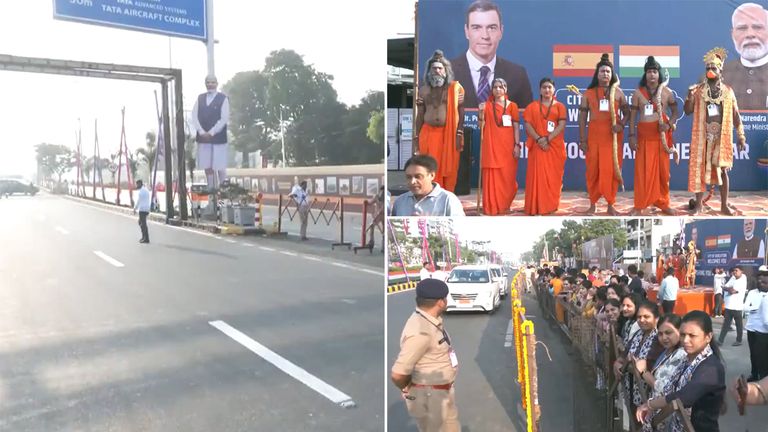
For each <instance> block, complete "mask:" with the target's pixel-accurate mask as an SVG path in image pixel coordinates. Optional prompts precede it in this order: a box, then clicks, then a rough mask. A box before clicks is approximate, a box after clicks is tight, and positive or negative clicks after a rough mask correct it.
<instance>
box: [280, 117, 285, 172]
mask: <svg viewBox="0 0 768 432" xmlns="http://www.w3.org/2000/svg"><path fill="white" fill-rule="evenodd" d="M280 143H281V146H282V151H281V153H282V154H283V168H285V133H284V132H283V106H282V105H280Z"/></svg>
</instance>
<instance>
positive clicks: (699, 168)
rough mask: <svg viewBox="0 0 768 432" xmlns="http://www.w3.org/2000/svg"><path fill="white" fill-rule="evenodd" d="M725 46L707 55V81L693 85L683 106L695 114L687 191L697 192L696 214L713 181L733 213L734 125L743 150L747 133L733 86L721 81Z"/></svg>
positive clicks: (723, 206)
mask: <svg viewBox="0 0 768 432" xmlns="http://www.w3.org/2000/svg"><path fill="white" fill-rule="evenodd" d="M725 58H726V55H725V50H724V49H722V48H714V49H712V50H710V51H709V52H708V53H707V54H706V55H705V56H704V65H705V67H706V71H707V72H706V76H707V81H706V82H704V83H699V84H695V85H693V86H691V87H690V88H689V89H688V96H686V98H685V105H684V106H683V110H684V111H685V114H686V115H691V114H693V128H692V131H691V156H690V161H689V163H688V191H689V192H693V193H695V194H696V203H695V205H694V208H693V213H694V214H700V213H701V211H702V197H703V195H704V192H705V191H706V190H707V186H708V185H710V184H713V185H714V184H717V185H719V186H720V212H721V213H723V214H725V215H728V216H733V212H732V211H731V209H730V208H728V183H729V181H728V171H730V169H731V167H733V128H734V127H735V128H736V130H737V132H738V137H739V140H738V149H739V151H744V148H745V146H746V137H745V136H744V126H743V125H742V124H741V116H739V107H738V105H737V103H736V96H735V95H734V93H733V90H732V89H731V88H730V87H728V86H727V85H725V84H724V83H723V82H722V73H723V63H724V62H725Z"/></svg>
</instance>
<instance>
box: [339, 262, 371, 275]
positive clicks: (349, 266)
mask: <svg viewBox="0 0 768 432" xmlns="http://www.w3.org/2000/svg"><path fill="white" fill-rule="evenodd" d="M330 264H331V265H332V266H336V267H341V268H345V269H349V270H357V271H361V272H364V273H370V274H374V275H376V276H383V275H384V272H383V271H376V270H369V269H364V268H359V267H355V266H352V265H349V264H343V263H338V262H332V263H330Z"/></svg>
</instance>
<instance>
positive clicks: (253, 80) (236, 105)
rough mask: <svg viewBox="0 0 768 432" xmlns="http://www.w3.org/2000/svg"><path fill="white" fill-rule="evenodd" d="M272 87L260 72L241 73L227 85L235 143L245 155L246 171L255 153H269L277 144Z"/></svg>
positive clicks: (233, 143)
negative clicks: (273, 133)
mask: <svg viewBox="0 0 768 432" xmlns="http://www.w3.org/2000/svg"><path fill="white" fill-rule="evenodd" d="M268 87H269V77H268V76H267V75H265V74H264V73H262V72H260V71H247V72H239V73H237V74H236V75H235V76H234V77H233V78H232V79H231V80H230V81H229V82H227V83H226V84H225V85H224V92H225V93H226V94H227V96H228V97H229V107H230V118H229V125H228V129H229V132H230V134H231V135H232V140H231V143H232V146H233V147H234V148H235V149H237V151H239V152H241V153H242V154H243V162H242V167H243V168H246V167H248V159H249V157H248V156H249V154H250V153H251V152H254V151H256V150H268V149H269V148H270V146H271V145H272V144H273V141H274V139H272V138H271V137H270V133H269V132H270V129H269V125H268V124H267V123H268V121H269V111H268V107H267V88H268Z"/></svg>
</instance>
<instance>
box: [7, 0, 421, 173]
mask: <svg viewBox="0 0 768 432" xmlns="http://www.w3.org/2000/svg"><path fill="white" fill-rule="evenodd" d="M364 4H365V11H364V12H362V11H360V12H357V11H359V10H360V9H361V3H360V2H356V1H352V0H330V1H322V2H317V1H312V0H304V1H279V2H266V1H258V2H250V1H234V0H215V2H214V8H215V9H214V15H213V16H214V20H215V22H214V33H215V35H214V36H215V38H216V39H218V40H219V42H220V43H219V44H217V45H216V50H215V53H216V55H215V60H216V75H217V77H218V79H219V83H220V84H222V85H223V84H224V83H226V82H227V81H228V80H229V79H230V78H231V77H232V76H234V74H235V73H237V72H239V71H244V70H254V69H261V68H262V67H263V66H264V59H265V58H266V57H267V56H268V55H269V53H270V52H271V51H274V50H278V49H281V48H286V49H293V50H295V51H296V52H298V53H299V54H301V55H303V56H304V60H305V62H306V63H309V64H313V65H314V66H315V68H316V69H317V70H319V71H322V72H326V73H329V74H332V75H333V76H334V81H333V85H334V88H335V89H336V91H337V92H338V94H339V100H340V101H341V102H343V103H346V104H347V105H353V104H357V103H358V102H359V101H360V99H361V98H362V97H363V96H365V94H366V92H367V91H369V90H379V91H384V90H385V83H386V37H387V35H388V34H389V30H388V29H387V28H386V24H385V22H386V21H385V20H381V19H376V17H381V16H384V14H385V6H386V5H387V2H384V1H373V2H365V3H364ZM339 11H346V13H350V14H351V13H360V16H361V18H363V19H344V20H340V19H338V17H337V16H336V14H338V13H339ZM350 11H353V12H350ZM290 12H296V13H292V14H289V13H290ZM406 22H407V21H406ZM411 22H412V21H411ZM0 38H1V40H2V41H3V43H2V48H1V49H0V54H11V55H18V56H28V57H51V58H60V59H72V60H83V61H97V62H104V63H121V64H131V65H140V66H156V67H168V66H172V67H174V68H180V69H182V70H183V77H184V83H183V84H184V107H185V110H191V109H192V105H193V104H194V100H195V98H196V96H197V95H198V94H199V93H201V92H202V91H204V90H205V87H204V84H203V81H204V78H205V75H206V73H207V63H206V50H205V45H204V44H203V43H202V42H200V41H196V40H191V39H179V38H174V39H170V38H169V37H167V36H160V35H155V34H145V33H140V32H136V31H130V30H121V29H115V28H108V27H100V26H95V25H89V24H79V23H73V22H66V21H58V20H54V19H53V2H52V1H51V0H25V1H17V2H13V8H6V9H5V11H4V12H3V13H2V14H0ZM169 41H170V42H169ZM0 76H2V78H3V79H4V82H5V86H4V93H5V98H4V100H5V103H3V104H1V105H0V116H1V118H2V119H3V121H4V124H5V128H4V129H5V133H4V137H3V139H2V140H0V151H1V152H2V157H0V175H8V174H23V175H29V174H31V173H34V170H35V160H34V145H35V144H38V143H40V142H49V143H56V144H65V145H68V146H71V147H73V148H74V146H75V131H76V130H77V128H78V118H79V119H81V122H82V128H83V135H82V143H83V148H84V153H85V155H86V156H90V155H91V154H93V146H94V137H93V135H94V133H93V130H94V119H96V118H98V121H99V142H100V147H101V154H102V156H107V155H108V154H109V153H113V152H116V151H117V148H118V146H119V139H120V109H121V107H123V106H125V107H126V133H127V141H128V146H129V147H130V148H131V149H135V148H137V147H142V146H143V145H144V135H145V134H146V132H147V131H149V130H156V128H157V120H156V119H157V117H156V113H155V98H154V93H153V92H154V90H156V89H157V90H158V91H159V89H160V86H159V85H154V84H150V83H133V82H127V81H116V80H103V79H96V78H75V77H64V76H55V75H42V74H22V73H19V72H2V71H0ZM159 97H160V95H158V98H159Z"/></svg>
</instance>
